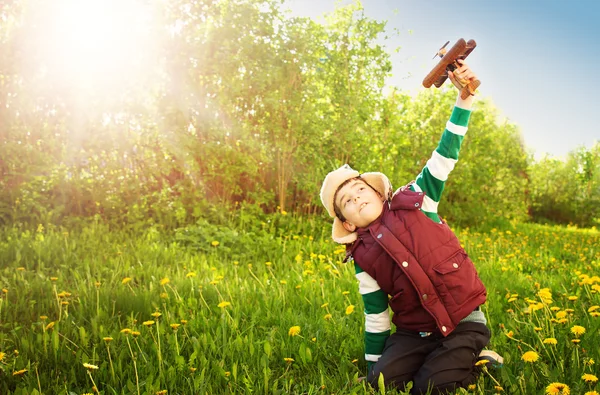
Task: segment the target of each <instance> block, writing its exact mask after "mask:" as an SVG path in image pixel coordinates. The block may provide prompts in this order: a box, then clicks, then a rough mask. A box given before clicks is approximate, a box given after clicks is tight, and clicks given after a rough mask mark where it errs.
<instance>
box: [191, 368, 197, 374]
mask: <svg viewBox="0 0 600 395" xmlns="http://www.w3.org/2000/svg"><path fill="white" fill-rule="evenodd" d="M196 370H198V368H192V367H190V372H192V373H194V372H195V371H196Z"/></svg>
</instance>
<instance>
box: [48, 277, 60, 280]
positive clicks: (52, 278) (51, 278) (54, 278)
mask: <svg viewBox="0 0 600 395" xmlns="http://www.w3.org/2000/svg"><path fill="white" fill-rule="evenodd" d="M57 280H58V277H50V281H57Z"/></svg>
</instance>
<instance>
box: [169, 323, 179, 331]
mask: <svg viewBox="0 0 600 395" xmlns="http://www.w3.org/2000/svg"><path fill="white" fill-rule="evenodd" d="M180 326H181V324H171V328H172V329H173V330H174V331H176V330H177V328H179V327H180Z"/></svg>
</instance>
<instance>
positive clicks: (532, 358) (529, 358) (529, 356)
mask: <svg viewBox="0 0 600 395" xmlns="http://www.w3.org/2000/svg"><path fill="white" fill-rule="evenodd" d="M539 358H540V356H539V355H538V353H537V352H535V351H527V352H526V353H525V354H523V355H522V356H521V359H522V360H523V361H525V362H530V363H533V362H536V361H537V360H538V359H539Z"/></svg>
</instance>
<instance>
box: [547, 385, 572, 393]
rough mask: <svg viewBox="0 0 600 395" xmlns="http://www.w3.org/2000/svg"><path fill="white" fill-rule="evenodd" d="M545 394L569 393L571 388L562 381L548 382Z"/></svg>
mask: <svg viewBox="0 0 600 395" xmlns="http://www.w3.org/2000/svg"><path fill="white" fill-rule="evenodd" d="M546 394H560V395H570V394H571V389H570V388H569V386H568V385H566V384H563V383H550V384H549V385H548V386H547V387H546Z"/></svg>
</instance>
